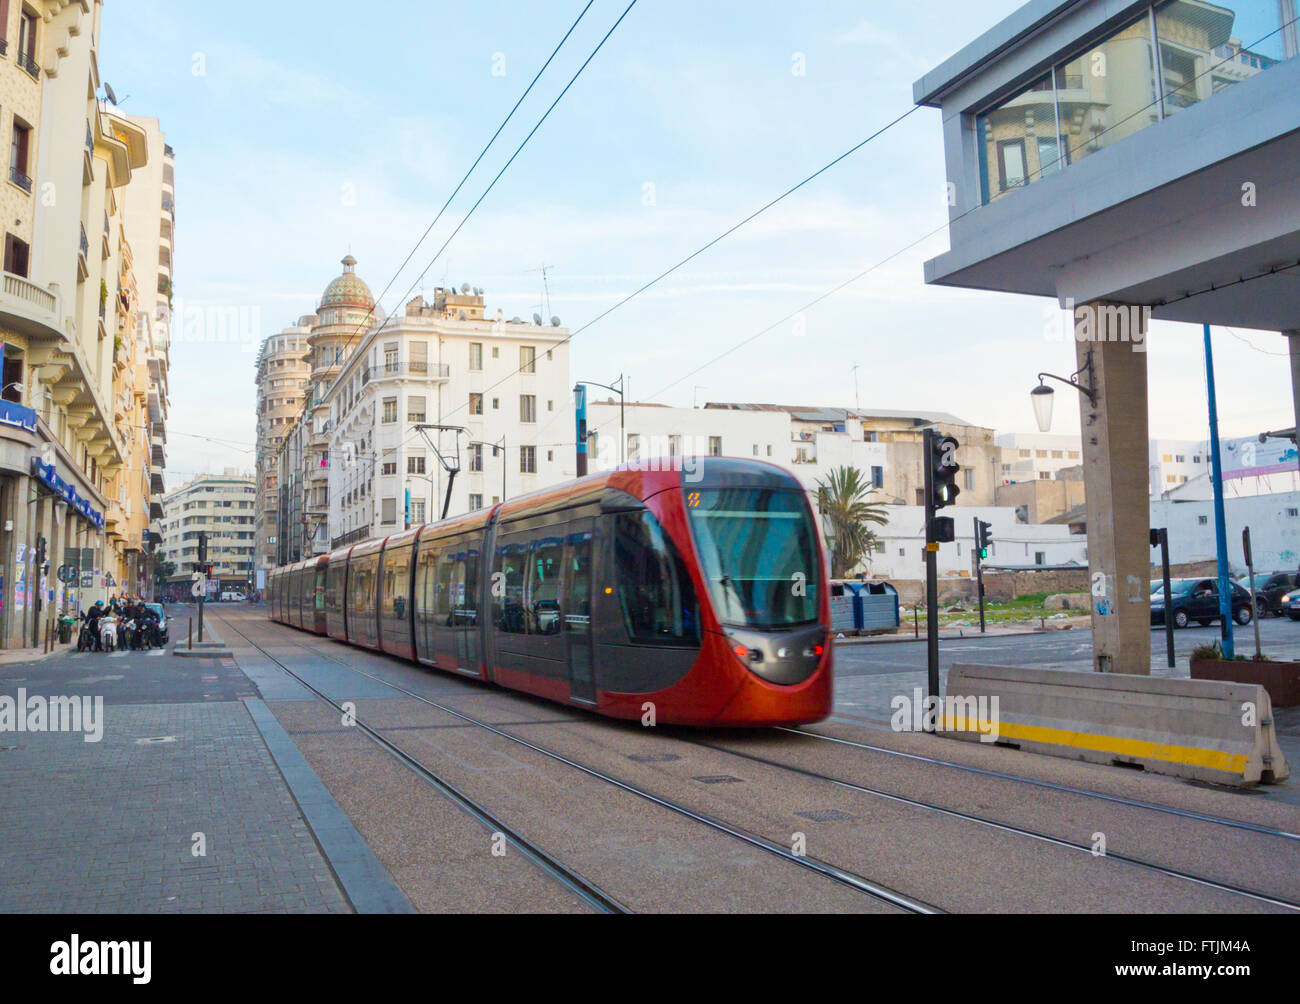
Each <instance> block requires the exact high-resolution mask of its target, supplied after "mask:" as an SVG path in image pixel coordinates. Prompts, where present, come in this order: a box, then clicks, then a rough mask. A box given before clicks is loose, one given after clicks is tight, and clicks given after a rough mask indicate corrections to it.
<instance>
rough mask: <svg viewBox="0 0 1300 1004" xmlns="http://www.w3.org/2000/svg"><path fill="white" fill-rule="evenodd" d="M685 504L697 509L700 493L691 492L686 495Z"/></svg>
mask: <svg viewBox="0 0 1300 1004" xmlns="http://www.w3.org/2000/svg"><path fill="white" fill-rule="evenodd" d="M686 504H687V505H689V506H690V507H691V508H692V509H698V508H699V507H700V493H699V492H691V493H690V494H689V495H687V496H686Z"/></svg>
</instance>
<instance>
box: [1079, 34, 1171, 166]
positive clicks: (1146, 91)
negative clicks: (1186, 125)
mask: <svg viewBox="0 0 1300 1004" xmlns="http://www.w3.org/2000/svg"><path fill="white" fill-rule="evenodd" d="M1056 85H1057V90H1056V97H1057V105H1058V107H1059V108H1060V114H1061V137H1062V152H1063V154H1064V156H1063V157H1062V162H1061V163H1060V166H1062V167H1063V166H1065V165H1067V164H1073V163H1075V162H1076V161H1079V160H1082V159H1083V158H1084V157H1087V156H1090V155H1091V154H1094V153H1096V152H1097V151H1098V150H1103V149H1105V148H1106V147H1108V146H1111V145H1112V144H1114V143H1118V142H1119V141H1120V140H1122V139H1126V138H1127V137H1129V136H1132V135H1133V134H1134V133H1135V132H1140V131H1142V130H1143V129H1145V128H1146V127H1147V126H1149V125H1152V124H1153V123H1155V122H1159V121H1160V91H1159V86H1160V85H1159V84H1158V83H1157V81H1156V71H1155V49H1154V48H1153V46H1152V44H1151V18H1150V16H1149V14H1147V13H1144V14H1143V15H1142V16H1141V17H1140V18H1138V20H1136V21H1134V22H1133V23H1132V24H1130V25H1128V27H1126V28H1122V29H1120V30H1119V31H1117V32H1115V33H1114V34H1112V35H1111V36H1110V37H1109V38H1108V39H1106V40H1105V41H1104V42H1101V43H1100V44H1098V45H1095V46H1093V47H1092V48H1091V49H1089V50H1088V51H1087V52H1084V53H1082V54H1081V55H1079V56H1077V57H1076V58H1074V59H1072V60H1070V61H1069V62H1068V63H1066V64H1064V65H1063V66H1058V67H1057V68H1056Z"/></svg>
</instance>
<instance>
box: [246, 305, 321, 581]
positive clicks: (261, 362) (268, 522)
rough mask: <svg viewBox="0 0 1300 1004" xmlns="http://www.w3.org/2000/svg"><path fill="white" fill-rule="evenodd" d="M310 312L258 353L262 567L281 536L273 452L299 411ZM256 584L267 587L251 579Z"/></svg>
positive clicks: (307, 372)
mask: <svg viewBox="0 0 1300 1004" xmlns="http://www.w3.org/2000/svg"><path fill="white" fill-rule="evenodd" d="M315 321H316V316H315V315H314V314H311V315H308V316H306V317H302V318H299V320H298V324H297V325H295V326H293V327H288V328H285V329H284V330H283V331H281V332H280V333H279V334H275V335H270V336H269V337H267V338H266V340H265V341H263V342H262V348H261V350H260V351H259V352H258V355H257V381H256V382H257V524H256V525H257V560H256V568H257V570H259V571H265V570H266V569H268V568H274V567H275V565H276V546H277V544H278V543H279V538H280V517H279V497H280V493H279V478H278V477H277V474H276V464H275V455H276V453H277V452H279V450H280V447H281V445H282V444H283V443H284V441H285V437H286V436H287V435H288V433H289V431H290V430H291V429H292V428H293V426H294V424H295V423H296V422H297V421H298V419H299V418H300V417H301V415H302V410H303V404H304V402H305V401H306V394H307V384H308V382H309V381H310V379H311V364H310V363H308V362H307V360H306V359H305V358H304V357H303V351H304V350H305V349H306V348H307V338H308V336H309V335H310V334H311V326H312V324H314V323H315ZM255 587H256V588H258V589H262V588H265V584H264V582H259V581H256V580H255Z"/></svg>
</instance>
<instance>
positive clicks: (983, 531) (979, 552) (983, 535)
mask: <svg viewBox="0 0 1300 1004" xmlns="http://www.w3.org/2000/svg"><path fill="white" fill-rule="evenodd" d="M992 543H993V524H992V523H985V522H984V521H983V520H982V519H980V518H979V517H978V516H976V517H975V588H976V591H977V593H978V595H979V603H980V634H984V633H985V626H984V559H985V558H987V557H988V556H989V547H990V546H991V545H992Z"/></svg>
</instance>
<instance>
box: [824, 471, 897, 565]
mask: <svg viewBox="0 0 1300 1004" xmlns="http://www.w3.org/2000/svg"><path fill="white" fill-rule="evenodd" d="M874 494H875V488H874V487H873V486H872V485H871V484H870V482H868V481H867V479H866V477H865V476H864V475H863V473H862V472H861V471H860V470H858V469H857V468H856V467H837V468H836V469H835V470H833V471H831V472H830V474H828V475H827V477H826V480H825V481H824V482H823V481H818V482H817V507H818V509H819V510H820V511H821V514H822V517H823V518H824V519H825V520H826V524H827V526H826V537H827V543H828V544H829V545H830V549H831V577H832V578H835V579H842V578H845V577H846V576H848V575H850V574H852V572H853V570H854V569H855V568H857V567H858V565H859V564H861V563H862V559H863V558H864V557H868V555H870V553H871V551H872V549H873V548H874V547H875V544H876V541H877V539H878V538H877V536H876V532H875V530H873V529H872V526H873V525H874V526H885V525H886V524H887V523H888V522H889V516H888V515H887V514H886V512H885V507H884V506H883V505H882V504H881V503H879V502H873V501H871V497H872V495H874ZM868 560H869V559H868Z"/></svg>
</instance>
